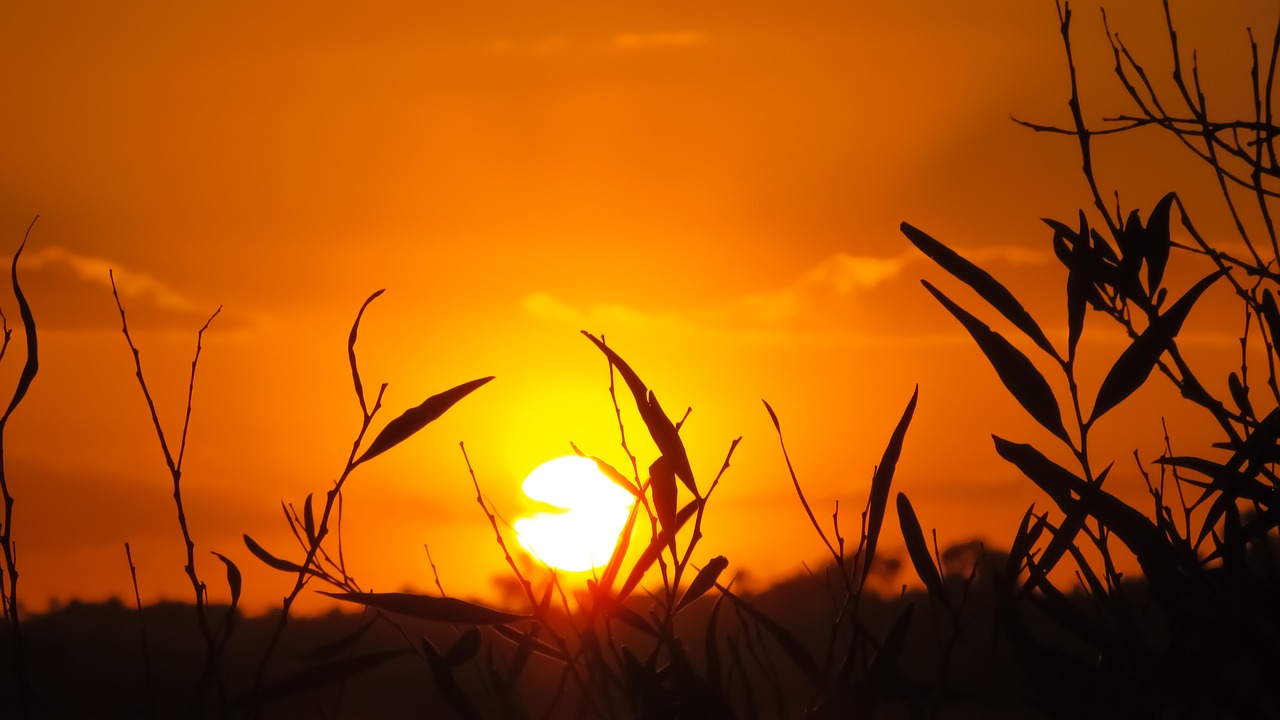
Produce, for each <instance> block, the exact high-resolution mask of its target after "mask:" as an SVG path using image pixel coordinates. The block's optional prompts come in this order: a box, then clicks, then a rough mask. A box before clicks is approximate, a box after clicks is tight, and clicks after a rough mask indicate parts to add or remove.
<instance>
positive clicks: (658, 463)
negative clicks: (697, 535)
mask: <svg viewBox="0 0 1280 720" xmlns="http://www.w3.org/2000/svg"><path fill="white" fill-rule="evenodd" d="M649 492H650V494H651V495H652V497H653V511H654V512H655V513H657V515H658V525H659V526H660V527H661V528H662V530H663V534H665V535H666V537H667V546H668V547H670V548H671V554H672V556H674V555H675V554H676V532H675V529H676V475H675V472H674V471H673V470H672V468H671V463H670V462H669V461H668V460H667V456H666V455H660V456H658V459H657V460H654V461H653V464H652V465H650V466H649Z"/></svg>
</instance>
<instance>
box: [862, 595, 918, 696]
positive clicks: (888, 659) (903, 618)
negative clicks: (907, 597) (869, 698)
mask: <svg viewBox="0 0 1280 720" xmlns="http://www.w3.org/2000/svg"><path fill="white" fill-rule="evenodd" d="M915 608H916V606H915V605H914V604H909V605H905V606H903V608H902V611H901V612H899V613H898V617H897V618H896V619H895V620H894V621H893V625H892V626H891V627H890V628H889V632H888V634H886V635H885V636H884V642H882V643H880V647H879V648H878V649H877V650H876V654H875V657H873V658H872V659H871V665H870V666H869V667H868V668H867V679H868V680H872V681H876V680H883V679H884V678H886V677H888V675H889V673H890V672H892V668H893V666H894V665H895V664H896V663H897V662H898V658H899V657H901V656H902V649H903V648H904V647H905V646H906V643H907V629H908V628H910V627H911V616H912V615H913V614H914V612H915Z"/></svg>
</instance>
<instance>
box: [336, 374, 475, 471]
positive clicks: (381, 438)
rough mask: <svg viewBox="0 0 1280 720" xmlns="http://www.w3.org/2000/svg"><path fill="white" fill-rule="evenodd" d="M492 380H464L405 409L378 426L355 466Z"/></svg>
mask: <svg viewBox="0 0 1280 720" xmlns="http://www.w3.org/2000/svg"><path fill="white" fill-rule="evenodd" d="M492 379H493V376H492V375H490V376H489V377H483V378H479V379H478V380H472V381H471V382H465V383H463V384H461V385H459V386H457V387H455V388H451V389H449V390H445V391H444V392H442V393H440V394H438V395H432V396H431V397H429V398H427V399H426V400H424V401H422V404H421V405H418V406H417V407H413V408H409V409H408V410H405V411H404V412H403V413H402V414H401V415H400V417H398V418H396V419H395V420H392V421H391V422H389V423H387V426H386V427H384V428H382V432H380V433H378V436H377V437H376V438H374V439H373V442H371V443H369V448H368V449H367V450H365V451H364V454H363V455H361V456H360V457H359V458H358V459H357V460H356V462H355V464H356V465H359V464H360V463H362V462H364V461H366V460H368V459H370V458H373V457H376V456H378V455H381V454H382V453H384V452H386V451H387V450H390V449H391V448H393V447H395V446H396V445H399V444H400V443H401V442H403V441H405V440H407V439H408V438H409V437H410V436H412V435H413V434H414V433H416V432H418V431H419V430H421V429H422V428H424V427H426V426H427V423H429V422H431V421H432V420H435V419H436V418H438V417H440V416H441V415H443V414H444V413H445V411H446V410H448V409H449V408H451V407H453V405H454V403H456V402H458V401H459V400H461V399H462V398H464V397H466V396H467V395H470V394H471V392H472V391H473V390H475V389H476V388H478V387H480V386H481V385H484V384H485V383H487V382H489V381H490V380H492Z"/></svg>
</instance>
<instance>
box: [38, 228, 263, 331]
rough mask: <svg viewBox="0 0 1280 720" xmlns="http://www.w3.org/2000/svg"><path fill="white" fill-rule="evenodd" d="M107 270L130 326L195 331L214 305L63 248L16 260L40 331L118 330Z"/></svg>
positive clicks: (116, 266) (160, 282) (137, 274)
mask: <svg viewBox="0 0 1280 720" xmlns="http://www.w3.org/2000/svg"><path fill="white" fill-rule="evenodd" d="M112 271H114V274H115V279H116V288H117V290H118V291H119V293H120V299H121V301H122V302H123V303H124V305H125V309H126V310H128V311H129V313H130V316H129V324H130V326H138V327H152V328H156V327H175V328H176V327H180V328H182V329H184V330H189V329H192V328H193V327H195V328H198V327H200V325H201V324H202V323H203V322H204V321H205V320H208V319H209V315H210V314H211V313H212V312H213V310H214V308H215V307H216V306H213V305H209V304H208V303H204V302H198V301H196V300H194V299H192V298H190V297H188V296H187V295H185V294H183V293H182V292H180V291H178V290H176V289H174V288H172V287H170V286H169V285H166V284H165V283H164V282H162V281H160V280H158V279H156V278H155V277H152V276H151V275H148V274H146V273H143V272H136V271H133V270H129V269H128V268H126V267H123V266H122V265H121V264H120V263H117V262H113V261H111V260H108V259H106V258H100V257H92V256H88V255H80V254H77V253H75V252H72V251H70V250H67V249H66V248H62V247H47V248H41V249H39V250H36V251H33V252H31V254H30V255H25V254H24V255H23V257H22V259H21V260H19V262H18V277H19V281H20V282H21V283H22V286H23V290H24V292H25V293H26V294H27V295H28V296H29V297H28V299H29V301H30V302H31V306H32V312H33V314H34V315H35V317H36V322H37V324H38V325H39V326H42V327H45V328H62V329H72V330H88V329H109V328H118V327H119V317H120V316H119V314H118V312H117V310H116V307H115V301H114V300H113V299H112V297H111V273H112ZM240 320H241V321H243V320H244V318H241V319H240ZM224 324H225V322H224Z"/></svg>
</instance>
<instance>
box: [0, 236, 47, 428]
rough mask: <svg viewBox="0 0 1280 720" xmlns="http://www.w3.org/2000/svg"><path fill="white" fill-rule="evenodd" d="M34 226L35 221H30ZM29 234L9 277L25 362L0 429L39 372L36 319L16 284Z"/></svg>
mask: <svg viewBox="0 0 1280 720" xmlns="http://www.w3.org/2000/svg"><path fill="white" fill-rule="evenodd" d="M31 224H32V225H35V220H32V221H31ZM30 233H31V227H30V226H28V227H27V235H23V237H22V244H21V245H19V246H18V251H17V252H15V253H14V254H13V265H12V266H11V270H10V275H11V276H12V278H13V297H14V299H15V300H17V301H18V315H19V316H20V317H21V318H22V332H23V333H24V334H25V335H26V338H27V361H26V363H25V364H23V366H22V374H21V375H19V376H18V385H17V386H16V387H15V388H14V390H13V399H12V400H10V401H9V408H8V409H7V410H5V411H4V415H3V416H0V428H3V427H4V425H5V423H7V422H8V420H9V416H10V415H12V414H13V411H14V410H15V409H16V408H17V407H18V403H20V402H22V399H23V398H24V397H26V395H27V389H28V388H30V387H31V381H33V380H35V379H36V373H37V372H39V370H40V344H39V342H38V341H37V339H36V319H35V317H34V316H33V315H32V314H31V306H30V305H28V304H27V296H26V295H23V294H22V286H21V285H19V284H18V258H19V257H21V256H22V250H23V248H25V247H26V246H27V236H28V235H30Z"/></svg>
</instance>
